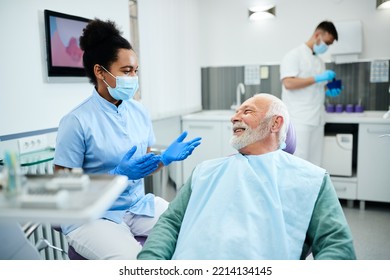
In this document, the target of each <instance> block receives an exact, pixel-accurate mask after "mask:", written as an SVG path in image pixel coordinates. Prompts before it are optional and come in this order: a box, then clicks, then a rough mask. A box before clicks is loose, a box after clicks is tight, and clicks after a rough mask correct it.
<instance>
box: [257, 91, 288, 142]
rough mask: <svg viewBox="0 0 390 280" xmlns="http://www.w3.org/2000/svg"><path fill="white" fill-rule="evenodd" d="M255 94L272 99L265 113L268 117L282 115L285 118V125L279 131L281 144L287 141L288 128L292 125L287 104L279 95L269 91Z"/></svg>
mask: <svg viewBox="0 0 390 280" xmlns="http://www.w3.org/2000/svg"><path fill="white" fill-rule="evenodd" d="M254 96H267V97H269V98H270V99H271V100H272V101H271V104H270V106H269V109H268V111H267V113H266V115H265V118H266V119H271V118H272V117H273V116H281V117H282V118H283V125H282V127H281V129H280V132H279V145H281V144H282V143H284V142H285V141H286V136H287V130H288V127H289V125H290V115H289V113H288V110H287V107H286V105H285V104H284V103H283V101H282V100H280V99H279V98H278V97H276V96H275V95H272V94H269V93H256V94H255V95H254Z"/></svg>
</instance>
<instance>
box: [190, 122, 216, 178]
mask: <svg viewBox="0 0 390 280" xmlns="http://www.w3.org/2000/svg"><path fill="white" fill-rule="evenodd" d="M182 125H183V130H186V131H188V136H187V139H192V138H194V137H202V143H201V144H200V145H199V146H198V147H197V148H196V149H195V150H194V151H193V153H192V155H190V156H189V157H188V158H187V159H185V160H184V161H183V182H186V181H187V179H188V177H189V176H190V175H191V172H192V170H193V169H194V168H195V166H196V165H197V164H198V163H201V162H202V161H204V160H207V159H213V158H217V157H220V156H221V153H222V147H221V135H222V133H221V122H217V121H186V120H184V121H183V123H182Z"/></svg>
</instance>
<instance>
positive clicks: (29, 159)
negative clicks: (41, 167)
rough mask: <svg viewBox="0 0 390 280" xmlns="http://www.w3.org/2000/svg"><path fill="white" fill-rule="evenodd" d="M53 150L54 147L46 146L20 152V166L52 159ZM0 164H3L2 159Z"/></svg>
mask: <svg viewBox="0 0 390 280" xmlns="http://www.w3.org/2000/svg"><path fill="white" fill-rule="evenodd" d="M54 150H55V149H54V148H47V149H44V150H40V151H35V152H31V153H26V154H21V155H20V157H19V161H20V166H32V165H37V164H40V163H44V162H48V161H52V160H53V159H54ZM0 165H4V161H3V160H0Z"/></svg>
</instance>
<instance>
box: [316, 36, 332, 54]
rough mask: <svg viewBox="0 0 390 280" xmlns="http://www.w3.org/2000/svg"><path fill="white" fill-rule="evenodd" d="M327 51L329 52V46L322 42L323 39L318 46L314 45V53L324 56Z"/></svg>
mask: <svg viewBox="0 0 390 280" xmlns="http://www.w3.org/2000/svg"><path fill="white" fill-rule="evenodd" d="M327 50H328V45H327V44H325V42H324V41H322V38H321V39H320V43H319V44H318V45H317V44H314V46H313V51H314V53H315V54H323V53H325V52H326V51H327Z"/></svg>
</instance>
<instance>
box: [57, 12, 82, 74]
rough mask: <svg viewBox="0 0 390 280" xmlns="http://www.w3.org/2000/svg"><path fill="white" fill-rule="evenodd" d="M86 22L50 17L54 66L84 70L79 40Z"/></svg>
mask: <svg viewBox="0 0 390 280" xmlns="http://www.w3.org/2000/svg"><path fill="white" fill-rule="evenodd" d="M86 25H87V23H86V22H80V21H76V20H70V19H64V18H59V17H54V16H50V41H51V55H52V66H60V67H78V68H83V61H82V57H83V51H82V50H81V49H80V44H79V39H80V36H81V34H82V32H83V29H84V28H85V26H86Z"/></svg>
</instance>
